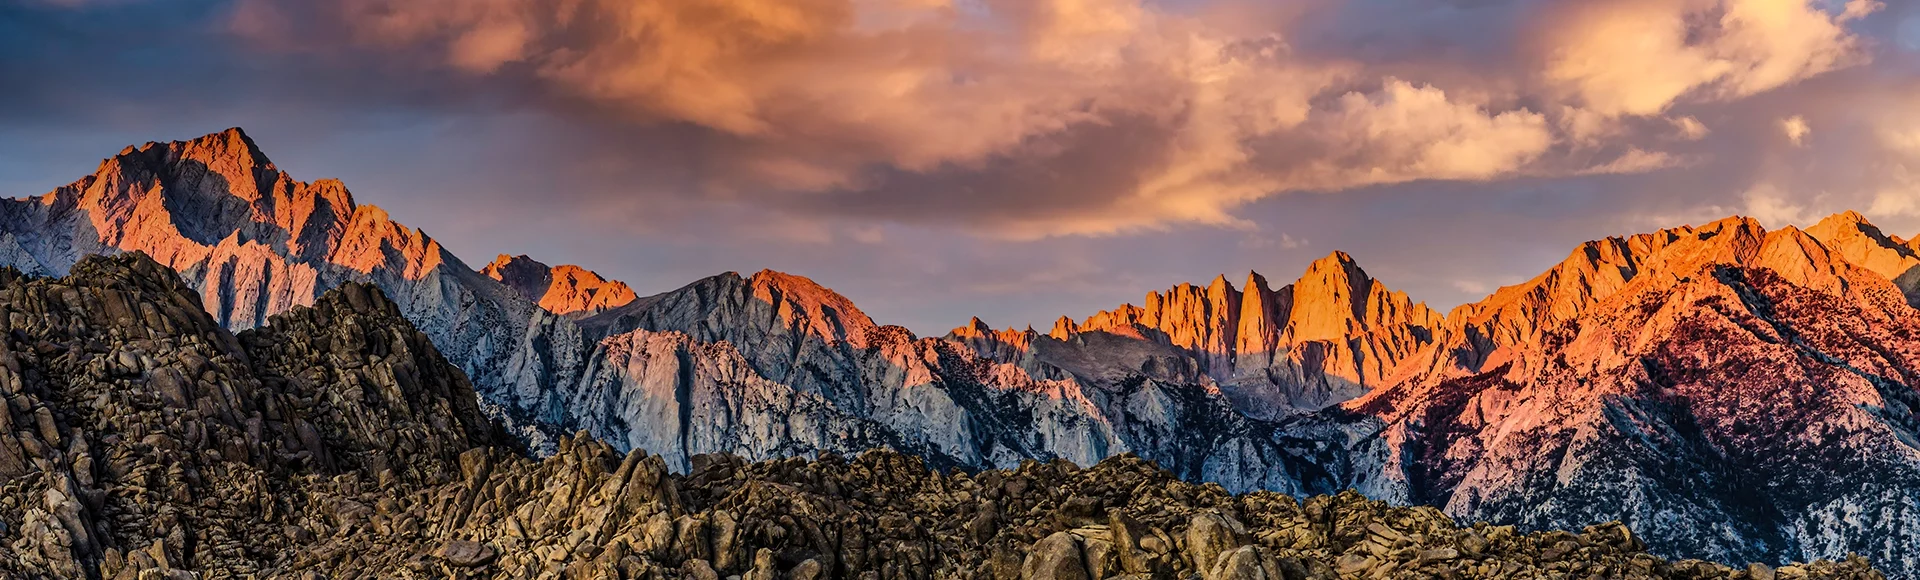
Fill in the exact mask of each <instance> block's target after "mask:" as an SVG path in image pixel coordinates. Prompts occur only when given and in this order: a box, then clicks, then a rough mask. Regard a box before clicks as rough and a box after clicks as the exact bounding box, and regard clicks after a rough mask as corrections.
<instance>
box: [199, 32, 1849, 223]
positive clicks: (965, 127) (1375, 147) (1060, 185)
mask: <svg viewBox="0 0 1920 580" xmlns="http://www.w3.org/2000/svg"><path fill="white" fill-rule="evenodd" d="M243 1H244V2H246V3H245V4H244V5H243V7H242V9H241V11H240V12H239V14H242V15H244V17H245V19H244V21H243V22H242V21H239V20H237V24H236V30H237V31H239V32H240V33H242V34H243V35H246V36H249V37H252V38H255V39H260V40H273V39H276V38H278V37H281V36H286V35H290V34H297V33H298V32H299V30H298V29H291V28H283V29H275V28H273V27H269V26H264V25H262V24H260V23H274V22H280V23H290V22H301V23H302V26H303V27H308V28H314V29H327V30H339V31H343V32H341V33H340V34H341V36H342V40H344V42H345V43H347V44H350V45H352V46H353V47H354V48H355V49H363V50H364V49H371V50H373V51H376V52H378V53H382V54H389V55H394V60H395V61H396V62H402V63H411V64H414V65H421V64H422V63H424V66H427V67H429V68H434V69H437V71H436V72H442V73H445V72H449V71H451V72H452V73H454V74H459V75H466V76H467V77H470V78H485V79H495V80H499V81H500V82H502V83H520V85H521V86H522V88H527V87H530V88H529V89H528V92H531V93H534V94H537V95H539V97H538V100H541V102H542V105H543V106H549V107H557V108H560V109H564V111H563V113H566V114H573V115H580V116H583V117H589V118H590V119H591V121H592V122H594V123H597V124H607V125H616V126H621V127H626V128H629V129H628V130H632V131H648V130H659V129H660V128H661V127H671V128H675V129H687V128H692V129H694V130H697V131H700V132H701V135H702V136H701V137H700V143H701V144H702V146H706V147H712V148H715V149H716V150H718V151H719V152H718V153H713V154H707V155H701V156H699V158H700V159H701V163H702V167H700V168H699V172H700V174H701V176H700V179H701V184H700V186H699V187H700V188H701V189H702V191H704V192H706V193H707V194H710V195H718V196H721V197H724V198H725V199H727V200H729V201H736V202H737V201H747V202H756V201H759V202H765V203H775V204H794V205H804V204H806V203H817V204H819V205H821V206H828V205H833V204H838V205H834V206H833V207H836V208H838V209H841V210H847V211H878V210H876V209H875V208H879V207H897V206H898V205H899V203H900V202H898V201H897V198H900V197H906V198H914V197H915V196H920V197H919V198H917V199H918V200H919V201H920V203H918V204H917V206H918V207H925V208H959V209H958V210H955V211H949V212H947V213H950V214H953V215H957V216H961V217H956V218H953V219H954V220H955V221H962V222H964V223H963V227H966V228H968V229H972V230H975V231H979V232H983V233H987V234H990V235H996V236H1002V237H1014V238H1033V237H1045V236H1056V235H1102V234H1113V233H1120V232H1127V231H1134V230H1140V229H1159V228H1165V227H1168V226H1171V225H1177V224H1209V225H1216V226H1230V227H1238V226H1244V225H1246V224H1245V222H1244V221H1242V220H1241V219H1240V218H1238V217H1236V215H1235V212H1236V210H1238V209H1239V208H1241V207H1243V206H1244V205H1245V204H1247V203H1249V202H1251V201H1254V200H1258V199H1261V198H1265V197H1269V196H1273V195H1276V194H1279V193H1283V192H1289V191H1307V190H1311V191H1335V190H1343V189H1349V188H1355V187H1362V186H1372V185H1381V184H1392V183H1402V182H1408V181H1416V180H1428V179H1435V180H1490V179H1499V178H1502V177H1505V176H1509V175H1516V174H1528V175H1541V174H1556V173H1557V174H1563V175H1572V174H1578V173H1581V172H1591V171H1604V172H1637V171H1648V170H1651V169H1657V168H1662V167H1667V166H1671V165H1673V164H1674V163H1676V161H1675V160H1674V159H1673V158H1670V157H1665V156H1664V154H1656V153H1649V152H1647V151H1644V150H1641V149H1637V148H1628V147H1619V146H1620V145H1630V144H1628V143H1622V141H1623V140H1625V139H1628V138H1629V137H1630V135H1628V134H1627V132H1626V131H1625V130H1624V129H1623V128H1622V127H1621V126H1619V125H1618V124H1617V123H1616V122H1615V121H1616V120H1617V119H1618V118H1619V117H1622V116H1631V115H1654V114H1658V113H1661V112H1664V111H1666V110H1667V109H1668V108H1669V107H1670V106H1672V105H1673V104H1674V103H1676V102H1678V101H1680V100H1682V99H1685V98H1695V99H1701V100H1726V99H1733V98H1738V97H1741V96H1745V95H1750V94H1754V93H1757V92H1761V91H1765V90H1769V89H1771V88H1774V87H1779V86H1783V85H1785V84H1789V83H1792V82H1795V81H1797V80H1799V79H1803V78H1806V77H1808V76H1812V75H1816V74H1820V73H1822V72H1825V71H1828V70H1833V69H1836V68H1840V67H1844V66H1847V65H1848V64H1851V63H1854V62H1858V61H1860V60H1861V59H1862V58H1863V57H1862V56H1861V55H1860V53H1859V49H1858V42H1857V41H1856V40H1855V39H1854V37H1853V36H1852V35H1850V34H1849V33H1848V32H1847V31H1846V29H1845V27H1844V25H1845V23H1846V22H1847V21H1849V20H1850V19H1853V18H1858V17H1860V16H1862V15H1864V14H1867V13H1870V12H1872V10H1873V9H1874V6H1873V5H1872V4H1870V3H1866V2H1864V0H1855V2H1853V3H1850V4H1849V5H1848V6H1847V8H1846V11H1845V12H1843V13H1841V14H1838V15H1836V14H1830V13H1828V12H1824V11H1821V10H1818V9H1816V8H1814V7H1813V6H1812V5H1810V4H1809V3H1808V2H1809V1H1810V0H1677V1H1676V0H1594V1H1584V0H1583V1H1581V2H1568V3H1566V4H1567V5H1569V6H1572V7H1570V8H1566V9H1564V10H1561V11H1559V12H1556V13H1555V16H1554V17H1553V18H1550V19H1549V20H1550V21H1551V23H1552V26H1546V27H1542V29H1541V30H1540V31H1538V33H1539V35H1540V36H1541V38H1543V39H1549V40H1547V41H1543V42H1548V43H1549V44H1550V45H1551V50H1548V51H1547V54H1548V55H1549V56H1548V57H1547V58H1546V60H1545V61H1544V62H1543V63H1535V64H1537V65H1539V66H1540V67H1541V68H1540V69H1539V70H1489V71H1484V74H1481V75H1478V76H1465V77H1459V78H1446V79H1445V80H1441V79H1434V78H1420V79H1418V80H1402V78H1404V77H1407V76H1408V75H1406V74H1402V73H1405V72H1408V71H1407V69H1404V68H1402V69H1394V68H1392V67H1382V66H1378V64H1377V63H1367V62H1362V61H1360V60H1357V59H1346V58H1344V57H1341V56H1337V55H1328V54H1326V53H1324V52H1317V53H1312V54H1303V53H1301V52H1297V51H1296V47H1295V46H1294V44H1293V42H1292V39H1291V38H1290V37H1289V36H1288V34H1289V33H1290V32H1291V31H1289V30H1286V29H1285V27H1286V25H1287V24H1286V23H1282V24H1277V25H1273V26H1269V27H1266V28H1265V29H1263V28H1262V27H1259V26H1252V25H1248V24H1245V23H1236V24H1235V25H1234V26H1232V27H1231V29H1229V28H1223V27H1222V24H1221V23H1220V22H1219V21H1218V20H1217V17H1216V18H1214V19H1209V18H1208V17H1206V16H1202V15H1188V14H1183V13H1175V12H1169V11H1167V10H1166V9H1164V8H1162V7H1161V6H1160V5H1158V4H1155V3H1153V2H1149V1H1148V0H968V1H957V0H677V1H673V2H631V1H628V0H564V1H559V2H554V1H548V0H334V1H333V2H327V3H318V2H309V3H297V2H285V1H270V0H243ZM294 4H298V5H300V6H304V7H305V8H304V10H306V11H307V12H303V13H302V14H303V15H304V14H308V13H318V14H322V15H325V17H326V19H328V21H327V22H325V23H321V24H314V23H313V22H311V21H312V19H310V18H291V17H284V14H283V15H282V17H275V14H281V13H285V12H287V11H289V10H291V9H290V8H288V6H289V5H294ZM1216 13H1218V11H1210V12H1206V14H1216ZM1250 30H1265V31H1264V32H1259V33H1250V32H1249V31H1250ZM1516 34H1518V32H1516ZM314 45H315V46H321V47H329V46H331V45H329V44H328V43H314ZM320 50H340V49H337V48H321V49H320ZM383 64H384V63H383ZM1516 66H1517V65H1516ZM1503 76H1504V77H1507V78H1501V77H1503ZM1536 78H1544V79H1545V80H1546V85H1547V86H1549V87H1551V88H1552V91H1557V92H1558V93H1557V94H1552V95H1544V96H1543V95H1538V94H1529V93H1528V92H1527V91H1530V90H1538V87H1534V86H1532V85H1533V84H1535V83H1533V82H1532V81H1531V80H1529V79H1536ZM1462 79H1466V80H1462ZM1523 104H1531V106H1534V107H1539V106H1541V105H1545V106H1546V107H1547V111H1549V112H1547V113H1542V112H1539V111H1537V110H1534V109H1529V108H1527V105H1523ZM1549 115H1551V119H1550V118H1549ZM1675 123H1676V125H1675V126H1676V127H1677V128H1678V129H1679V131H1680V132H1681V133H1682V134H1683V135H1684V137H1685V138H1687V139H1695V140H1698V139H1701V138H1703V137H1705V135H1706V130H1705V126H1704V125H1702V124H1701V123H1699V122H1698V121H1697V120H1694V119H1692V118H1691V117H1683V118H1681V120H1680V121H1675ZM1125 140H1143V141H1145V142H1123V141H1125ZM1563 144H1572V145H1571V147H1581V148H1592V147H1600V146H1615V147H1614V149H1613V150H1615V151H1619V150H1628V151H1629V152H1630V154H1629V155H1628V156H1626V157H1623V158H1621V159H1619V160H1616V161H1615V162H1614V163H1612V164H1610V165H1607V166H1605V167H1603V168H1599V169H1595V168H1594V167H1592V161H1591V159H1592V155H1591V154H1590V153H1586V154H1583V155H1581V156H1580V157H1579V158H1578V159H1572V160H1569V159H1550V157H1552V156H1553V155H1555V153H1556V151H1560V152H1564V151H1565V150H1566V149H1567V148H1568V147H1565V146H1562V145H1563ZM1556 147H1559V148H1558V149H1556ZM1563 157H1564V156H1563ZM1543 159H1544V160H1549V161H1553V162H1552V163H1546V164H1544V166H1542V165H1541V164H1542V160H1543ZM1006 166H1015V167H1016V168H1018V169H1020V170H1021V171H1024V172H1025V173H1022V174H1020V175H1018V176H1013V177H1002V176H995V175H987V176H985V177H980V176H975V175H969V176H968V177H969V178H972V179H967V180H965V181H966V184H965V185H964V186H960V185H951V186H946V185H949V184H928V183H924V182H923V181H919V180H917V178H916V176H920V177H925V176H947V175H950V174H955V173H962V174H964V173H967V172H975V173H986V172H990V171H992V170H994V168H998V169H1006ZM949 181H959V180H949ZM875 192H884V196H890V197H893V198H896V199H892V200H890V199H880V198H879V197H880V194H877V193H875ZM936 192H937V193H936ZM933 196H948V197H954V198H958V199H940V200H933V199H931V197H933ZM995 203H1015V204H1021V205H1022V207H1023V208H1025V209H1026V211H1017V212H1016V211H1007V212H998V213H996V212H994V211H992V210H974V209H972V208H970V207H968V206H970V205H992V204H995Z"/></svg>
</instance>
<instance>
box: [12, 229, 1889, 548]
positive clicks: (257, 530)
mask: <svg viewBox="0 0 1920 580" xmlns="http://www.w3.org/2000/svg"><path fill="white" fill-rule="evenodd" d="M72 270H73V273H72V275H70V276H68V277H67V278H64V279H57V280H56V279H45V278H41V279H23V278H21V277H20V276H19V275H18V274H17V273H14V272H12V271H8V270H0V311H4V312H6V313H8V316H4V317H0V324H6V325H8V327H9V328H8V329H7V331H8V332H6V333H5V337H6V339H5V340H4V341H0V388H4V389H6V391H7V395H8V404H6V405H4V406H0V421H3V422H4V424H0V427H7V428H6V429H0V450H5V453H7V454H8V455H3V456H0V470H4V471H0V473H4V474H5V475H7V478H6V479H5V480H4V483H3V484H0V506H4V507H5V508H7V509H4V510H0V524H4V526H0V544H3V545H6V546H7V547H8V548H9V549H7V550H0V574H5V575H8V576H35V577H37V576H57V577H67V578H114V579H122V578H124V579H129V580H131V579H135V578H150V577H197V576H212V577H226V576H247V577H260V578H296V577H298V578H311V577H314V576H316V575H318V576H323V577H335V576H352V575H357V574H364V573H366V572H367V571H372V570H378V571H381V572H380V574H381V575H395V576H411V577H497V578H535V577H556V576H562V575H568V576H573V575H588V576H592V577H600V578H666V577H670V576H671V577H683V578H708V579H716V578H719V577H720V575H722V574H728V575H739V576H740V577H744V578H752V579H756V580H759V579H771V578H775V577H788V578H796V579H803V580H812V579H817V578H856V577H859V578H867V577H879V578H907V577H924V576H927V575H929V574H931V575H936V576H940V577H975V578H999V579H1012V578H1026V579H1065V578H1108V577H1119V576H1120V575H1122V574H1132V575H1133V576H1131V577H1133V578H1141V577H1149V576H1151V577H1189V576H1194V575H1198V576H1200V577H1202V578H1205V579H1207V580H1242V579H1245V580H1252V579H1260V578H1287V579H1308V578H1311V579H1315V580H1320V579H1333V578H1339V577H1343V575H1345V576H1352V575H1364V574H1382V573H1386V572H1391V571H1394V570H1399V571H1402V572H1403V573H1421V574H1437V575H1443V576H1444V575H1459V574H1469V575H1479V576H1494V575H1521V576H1540V575H1546V574H1568V573H1584V574H1596V575H1604V576H1609V577H1628V578H1656V577H1657V578H1682V577H1684V578H1734V577H1740V576H1737V575H1736V574H1737V573H1743V572H1744V571H1740V570H1736V569H1732V568H1727V567H1725V566H1718V565H1714V564H1708V563H1703V562H1697V561H1685V562H1678V563H1669V562H1666V561H1664V560H1662V559H1659V558H1655V557H1651V556H1648V555H1646V554H1644V553H1641V550H1642V546H1641V544H1640V543H1639V542H1638V541H1637V540H1636V539H1635V538H1634V536H1633V534H1632V533H1631V532H1629V531H1628V530H1627V529H1626V528H1624V527H1622V526H1619V525H1618V524H1608V525H1601V526H1594V527H1589V528H1587V529H1585V530H1584V531H1583V532H1581V533H1578V534H1572V533H1566V532H1551V533H1541V534H1520V533H1517V532H1516V531H1515V530H1514V529H1513V528H1509V527H1496V526H1488V525H1485V524H1477V525H1475V526H1472V527H1466V528H1461V527H1456V526H1455V525H1454V524H1453V522H1452V521H1451V520H1449V519H1448V518H1446V517H1445V516H1443V515H1441V514H1439V513H1438V512H1437V511H1435V510H1432V509H1429V508H1411V509H1409V508H1394V507H1389V506H1387V505H1386V504H1383V503H1381V502H1377V501H1368V500H1366V499H1364V498H1362V497H1360V496H1359V495H1357V494H1353V493H1347V494H1342V495H1340V496H1319V497H1313V498H1308V499H1306V500H1305V501H1304V502H1300V501H1295V500H1294V499H1293V498H1290V497H1287V496H1281V495H1276V494H1271V493H1256V494H1249V495H1242V496H1233V495H1229V494H1227V493H1225V492H1224V490H1222V489H1221V488H1220V487H1219V486H1216V485H1197V484H1190V483H1184V482H1180V481H1178V480H1176V479H1174V478H1173V477H1172V475H1171V474H1169V473H1167V472H1165V471H1162V470H1159V469H1157V468H1156V467H1154V466H1153V465H1152V464H1150V463H1147V462H1144V461H1141V460H1139V459H1137V458H1134V457H1131V456H1121V457H1117V458H1113V459H1109V460H1107V461H1103V462H1101V463H1100V464H1098V465H1096V466H1094V467H1092V468H1091V469H1085V470H1082V469H1079V468H1077V467H1075V466H1073V465H1072V464H1070V463H1066V462H1053V463H1045V464H1043V463H1038V462H1028V463H1026V464H1024V465H1022V466H1021V467H1020V468H1019V469H1017V470H1011V471H984V472H979V473H972V474H969V473H963V472H954V473H951V474H942V473H939V472H933V471H928V470H927V469H926V467H925V466H924V465H923V464H922V463H921V462H920V461H919V460H918V459H916V458H913V457H910V456H905V455H900V454H897V453H893V452H888V451H875V452H871V453H865V454H862V455H860V456H859V457H857V458H854V459H850V460H849V459H844V458H841V457H839V456H835V455H828V456H825V457H823V458H822V459H821V460H819V461H816V462H807V461H802V460H798V459H789V460H783V461H775V462H765V463H759V464H749V463H747V462H745V461H742V460H740V459H739V458H737V457H733V456H727V455H700V456H696V457H694V458H693V459H692V462H691V466H690V467H691V468H690V470H689V473H688V474H686V475H684V476H680V475H673V474H671V473H669V471H668V469H667V466H666V463H665V462H664V461H663V460H662V459H661V458H660V457H659V456H650V455H648V454H647V453H646V452H645V451H637V450H636V451H633V452H631V453H624V454H623V453H620V452H617V451H615V450H614V449H613V448H612V447H611V446H608V445H605V444H603V443H599V442H597V441H593V440H591V439H586V438H582V439H577V440H576V439H572V438H567V439H563V440H562V441H561V442H560V443H559V445H558V447H557V452H556V453H555V455H553V456H552V457H549V458H548V459H546V460H544V461H535V460H531V459H528V458H525V457H523V456H520V455H518V454H516V453H514V452H512V451H510V450H509V449H508V448H506V447H503V446H502V440H501V438H500V437H499V434H498V433H497V432H495V431H493V430H491V429H489V428H488V427H487V426H486V425H485V423H484V421H485V419H484V417H482V416H481V415H480V413H479V411H478V408H477V405H476V403H475V393H474V392H473V391H472V389H471V388H470V386H469V385H468V383H466V382H465V381H464V380H463V379H462V377H461V375H460V372H459V371H458V369H456V368H454V367H452V366H451V365H449V364H447V363H446V361H445V359H444V358H442V357H441V356H439V354H438V353H436V352H434V350H433V348H432V346H431V345H430V344H429V343H428V341H427V340H426V339H425V337H424V335H422V334H421V333H420V332H419V331H417V330H415V329H414V328H413V327H412V326H411V325H410V324H408V323H407V322H406V321H405V320H404V319H403V318H401V316H399V310H398V309H397V307H396V306H395V305H394V304H393V303H392V302H390V301H388V300H386V299H385V297H384V296H383V295H382V294H381V293H380V292H379V290H378V289H377V288H374V287H371V286H363V285H348V286H344V287H342V288H341V289H338V290H335V291H333V292H330V293H328V294H327V295H325V296H323V297H322V298H321V299H320V300H318V302H317V304H316V306H315V307H314V308H311V309H307V308H299V309H295V310H293V311H292V312H290V313H288V314H287V315H285V316H281V317H278V318H276V319H275V320H274V324H273V325H271V326H269V329H268V330H258V331H248V332H246V333H243V334H242V335H240V336H239V337H237V338H236V337H235V336H233V335H232V334H229V333H227V331H225V330H224V329H222V328H220V327H218V326H217V325H215V324H214V321H213V319H212V318H211V317H209V316H208V315H207V314H205V313H204V312H202V311H201V310H200V309H199V308H198V306H199V305H198V304H196V303H195V299H194V294H193V293H192V292H191V290H190V289H188V288H187V287H185V286H184V285H183V284H181V283H180V282H179V280H178V278H177V276H176V275H175V274H173V273H172V272H170V271H168V270H166V269H165V268H164V267H161V266H159V265H158V264H157V263H155V262H153V261H152V260H150V259H148V258H146V257H145V256H144V255H141V254H132V255H127V256H121V257H117V258H89V259H87V260H83V261H82V262H80V263H79V264H77V265H75V266H74V268H73V269H72ZM148 349H152V351H151V352H149V351H148ZM16 426H18V427H19V428H18V429H16V428H15V427H16ZM21 459H24V461H23V460H21ZM1750 570H1764V571H1765V572H1766V573H1768V574H1772V573H1773V571H1772V570H1771V569H1766V568H1764V567H1759V568H1750ZM1416 571H1417V572H1416ZM1780 572H1781V573H1783V574H1785V575H1786V576H1787V577H1807V578H1850V579H1851V578H1859V579H1871V578H1878V577H1880V576H1879V575H1878V574H1877V573H1876V572H1874V571H1873V570H1872V569H1871V568H1870V567H1869V566H1868V565H1867V564H1866V563H1865V562H1864V561H1862V560H1859V559H1857V558H1856V559H1853V560H1850V561H1848V562H1844V563H1838V564H1836V563H1831V562H1818V563H1814V564H1810V565H1796V566H1793V567H1788V568H1783V569H1781V571H1780ZM1747 577H1752V574H1748V576H1747Z"/></svg>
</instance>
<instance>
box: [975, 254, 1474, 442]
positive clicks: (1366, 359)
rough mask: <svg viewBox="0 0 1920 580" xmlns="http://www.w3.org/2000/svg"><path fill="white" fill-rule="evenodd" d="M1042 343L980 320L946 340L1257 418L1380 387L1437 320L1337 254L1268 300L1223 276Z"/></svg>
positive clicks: (1261, 281)
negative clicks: (1191, 386) (1226, 405)
mask: <svg viewBox="0 0 1920 580" xmlns="http://www.w3.org/2000/svg"><path fill="white" fill-rule="evenodd" d="M1145 304H1146V306H1144V307H1141V306H1134V305H1131V304H1127V305H1122V306H1121V307H1119V308H1116V309H1113V310H1108V311H1102V312H1100V313H1098V314H1095V315H1093V316H1091V317H1089V318H1087V319H1086V320H1085V321H1084V322H1075V321H1073V320H1071V319H1067V318H1061V319H1060V320H1059V321H1058V322H1057V323H1055V325H1054V328H1053V331H1052V332H1050V333H1048V334H1046V335H1039V334H1036V333H1032V332H1016V331H1012V330H1008V331H997V332H996V331H992V330H990V329H989V328H988V327H987V326H986V325H985V324H983V323H981V322H980V321H979V319H978V318H976V319H974V321H973V322H972V323H971V324H969V325H968V326H963V327H960V328H957V329H955V330H954V331H953V332H952V333H950V334H948V338H949V339H952V340H956V341H960V342H963V343H965V344H967V345H969V346H971V347H972V348H973V349H974V350H975V351H976V352H978V353H980V354H981V355H982V356H986V357H989V358H993V359H995V360H1000V361H1002V362H1009V363H1016V364H1019V365H1020V366H1021V367H1022V368H1027V369H1029V370H1031V371H1037V372H1042V373H1045V372H1047V370H1048V368H1049V367H1052V368H1057V369H1060V370H1064V371H1066V372H1067V373H1069V374H1072V375H1073V376H1075V377H1077V378H1080V379H1081V380H1085V381H1090V382H1094V383H1115V382H1119V381H1123V380H1126V379H1128V378H1130V377H1133V376H1136V375H1144V376H1151V377H1155V378H1158V379H1161V380H1168V381H1178V382H1190V383H1206V384H1210V385H1217V386H1218V388H1220V389H1221V390H1222V391H1223V392H1225V393H1226V395H1227V396H1228V397H1229V399H1231V400H1232V401H1233V404H1234V407H1235V408H1236V409H1238V410H1239V411H1240V412H1241V413H1244V414H1246V415H1248V416H1250V417H1255V418H1259V419H1273V418H1278V417H1283V416H1285V415H1288V414H1293V413H1299V412H1306V411H1313V410H1317V409H1320V408H1322V407H1325V406H1327V405H1330V404H1333V403H1338V402H1341V401H1345V400H1347V399H1350V398H1353V397H1356V396H1359V395H1360V394H1362V393H1365V392H1366V391H1367V389H1369V388H1371V387H1374V386H1379V385H1382V384H1384V383H1385V381H1386V380H1387V379H1388V378H1389V377H1390V376H1392V374H1393V373H1394V371H1395V369H1396V368H1398V366H1399V365H1400V363H1401V361H1402V360H1404V359H1405V358H1406V357H1408V356H1409V355H1412V354H1413V353H1414V352H1416V351H1418V350H1419V349H1420V348H1421V347H1422V346H1424V345H1425V344H1427V343H1428V342H1430V341H1431V340H1432V332H1433V329H1434V327H1436V326H1437V325H1438V324H1439V323H1440V315H1439V313H1437V312H1434V311H1433V310H1431V309H1428V308H1427V307H1426V305H1425V304H1416V303H1414V302H1413V301H1412V300H1410V299H1408V298H1407V295H1406V294H1405V293H1403V292H1394V291H1392V290H1389V289H1388V288H1387V287H1386V285H1385V284H1382V283H1381V282H1380V281H1378V280H1375V279H1373V278H1372V277H1371V276H1368V275H1367V273H1366V272H1365V271H1364V270H1361V269H1360V266H1359V265H1358V264H1356V263H1355V262H1354V260H1353V258H1352V257H1351V256H1348V255H1347V254H1345V253H1343V252H1334V253H1333V254H1331V255H1329V256H1327V257H1325V258H1323V259H1320V260H1318V261H1315V262H1314V263H1313V264H1312V265H1311V266H1309V267H1308V268H1307V271H1306V273H1305V274H1304V275H1302V276H1301V278H1300V279H1299V281H1296V282H1294V283H1292V284H1289V285H1286V286H1282V287H1280V288H1279V289H1271V288H1269V287H1268V285H1267V281H1266V278H1264V277H1262V276H1260V274H1259V273H1253V274H1250V275H1249V276H1248V280H1247V284H1246V287H1245V289H1244V290H1242V289H1236V288H1234V287H1233V285H1232V284H1231V283H1229V282H1227V280H1226V277H1224V276H1222V277H1219V278H1215V279H1214V281H1213V283H1212V284H1209V285H1208V286H1206V287H1204V288H1203V287H1198V286H1193V285H1190V284H1181V285H1179V286H1175V287H1173V288H1172V289H1170V290H1168V291H1166V292H1165V293H1161V292H1153V293H1150V294H1148V295H1147V297H1146V301H1145Z"/></svg>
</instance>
